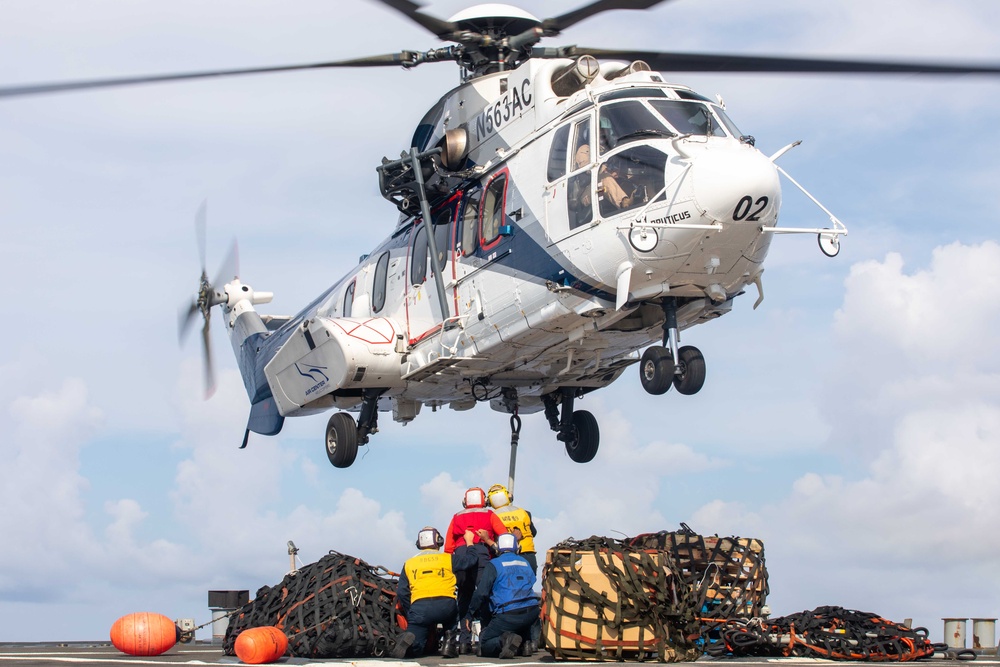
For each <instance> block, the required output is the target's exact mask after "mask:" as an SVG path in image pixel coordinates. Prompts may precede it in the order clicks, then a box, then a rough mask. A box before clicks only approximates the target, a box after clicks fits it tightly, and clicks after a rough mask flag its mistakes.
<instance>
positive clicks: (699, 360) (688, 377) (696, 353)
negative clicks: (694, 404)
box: [674, 345, 705, 396]
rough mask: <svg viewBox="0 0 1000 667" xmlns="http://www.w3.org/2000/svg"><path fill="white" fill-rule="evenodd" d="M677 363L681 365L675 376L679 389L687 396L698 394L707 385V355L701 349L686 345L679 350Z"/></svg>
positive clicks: (676, 385) (675, 382) (675, 383)
mask: <svg viewBox="0 0 1000 667" xmlns="http://www.w3.org/2000/svg"><path fill="white" fill-rule="evenodd" d="M677 363H678V365H679V366H680V372H679V373H678V374H677V375H675V376H674V386H675V387H677V391H679V392H680V393H682V394H684V395H685V396H690V395H692V394H697V393H698V392H699V391H701V388H702V387H704V386H705V357H704V356H702V354H701V350H699V349H698V348H696V347H692V346H691V345H685V346H684V347H682V348H681V349H679V350H677Z"/></svg>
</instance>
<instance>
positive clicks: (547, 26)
mask: <svg viewBox="0 0 1000 667" xmlns="http://www.w3.org/2000/svg"><path fill="white" fill-rule="evenodd" d="M665 1H666V0H595V2H592V3H590V4H589V5H584V6H583V7H580V8H579V9H574V10H573V11H571V12H566V13H565V14H561V15H559V16H554V17H552V18H550V19H545V20H544V21H542V28H543V29H544V30H545V32H546V33H547V34H549V35H555V34H557V33H559V32H561V31H563V30H565V29H566V28H568V27H570V26H571V25H576V24H577V23H579V22H580V21H582V20H584V19H587V18H590V17H591V16H593V15H594V14H600V13H601V12H606V11H609V10H612V9H649V8H650V7H653V6H655V5H658V4H660V3H661V2H665Z"/></svg>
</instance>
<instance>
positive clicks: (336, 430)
mask: <svg viewBox="0 0 1000 667" xmlns="http://www.w3.org/2000/svg"><path fill="white" fill-rule="evenodd" d="M326 456H327V458H329V459H330V463H332V464H333V467H334V468H349V467H350V466H351V464H352V463H354V459H356V458H357V457H358V425H357V424H356V423H355V421H354V417H352V416H351V415H349V414H347V413H346V412H338V413H336V414H334V415H333V416H332V417H330V421H329V422H327V424H326Z"/></svg>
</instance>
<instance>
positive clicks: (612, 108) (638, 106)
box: [598, 100, 675, 154]
mask: <svg viewBox="0 0 1000 667" xmlns="http://www.w3.org/2000/svg"><path fill="white" fill-rule="evenodd" d="M650 101H651V102H653V100H650ZM661 101H662V102H669V101H670V100H655V102H661ZM600 128H601V131H600V134H599V136H598V140H599V142H600V151H601V153H602V154H604V153H606V152H608V151H609V150H611V149H613V148H616V147H617V146H620V145H621V144H624V143H628V142H630V141H635V140H637V139H648V138H650V137H657V136H660V137H672V136H675V135H674V133H673V132H671V131H670V130H669V129H667V127H666V126H665V125H664V124H663V121H662V120H660V119H659V118H657V117H656V116H655V115H654V114H653V112H652V111H650V110H649V109H647V108H646V107H645V106H643V104H642V102H639V101H638V100H629V101H627V102H618V103H616V104H609V105H607V106H604V107H601V122H600Z"/></svg>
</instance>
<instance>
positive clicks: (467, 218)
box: [456, 188, 483, 257]
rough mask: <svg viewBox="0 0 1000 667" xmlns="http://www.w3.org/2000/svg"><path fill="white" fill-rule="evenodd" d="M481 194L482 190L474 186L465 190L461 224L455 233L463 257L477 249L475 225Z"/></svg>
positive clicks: (477, 238) (477, 220) (477, 218)
mask: <svg viewBox="0 0 1000 667" xmlns="http://www.w3.org/2000/svg"><path fill="white" fill-rule="evenodd" d="M482 196H483V191H482V190H480V189H479V188H476V189H475V190H472V191H471V192H467V193H466V194H465V201H464V202H462V225H461V226H460V227H459V228H458V231H457V232H456V233H457V234H458V239H457V240H458V243H457V245H458V247H459V248H461V251H462V256H463V257H468V256H469V255H473V254H475V252H476V250H478V249H479V243H478V242H479V237H478V235H477V234H476V226H477V225H478V224H479V200H480V199H482Z"/></svg>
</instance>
